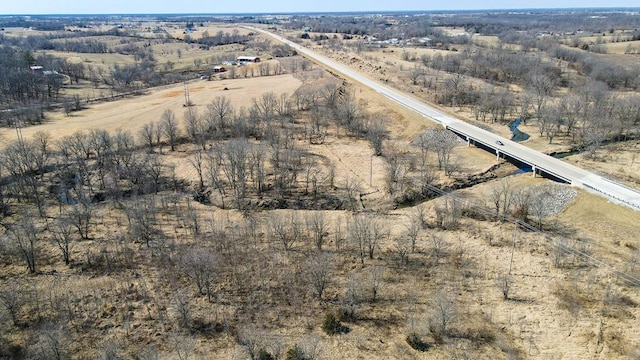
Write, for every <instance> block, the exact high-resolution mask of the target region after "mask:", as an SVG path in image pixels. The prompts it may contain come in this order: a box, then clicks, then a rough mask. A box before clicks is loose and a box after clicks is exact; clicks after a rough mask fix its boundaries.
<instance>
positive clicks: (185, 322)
mask: <svg viewBox="0 0 640 360" xmlns="http://www.w3.org/2000/svg"><path fill="white" fill-rule="evenodd" d="M173 300H174V308H175V312H176V318H177V320H178V324H180V326H182V327H184V328H189V327H190V326H191V319H192V316H193V304H191V297H190V296H189V290H188V289H180V290H177V291H176V292H175V293H174V294H173Z"/></svg>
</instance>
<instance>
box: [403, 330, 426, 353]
mask: <svg viewBox="0 0 640 360" xmlns="http://www.w3.org/2000/svg"><path fill="white" fill-rule="evenodd" d="M407 344H409V346H411V347H412V348H413V349H415V350H418V351H422V352H424V351H427V350H429V344H427V343H426V342H424V341H422V339H421V338H420V336H418V334H416V333H414V332H413V333H411V334H409V335H408V336H407Z"/></svg>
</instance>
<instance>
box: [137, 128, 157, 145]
mask: <svg viewBox="0 0 640 360" xmlns="http://www.w3.org/2000/svg"><path fill="white" fill-rule="evenodd" d="M155 127H156V123H155V122H153V121H150V122H148V123H145V124H144V125H142V128H140V131H139V133H138V137H139V138H140V142H141V143H143V144H146V145H147V146H148V147H149V152H153V145H154V141H155V139H156V129H155Z"/></svg>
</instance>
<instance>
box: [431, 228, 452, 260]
mask: <svg viewBox="0 0 640 360" xmlns="http://www.w3.org/2000/svg"><path fill="white" fill-rule="evenodd" d="M430 249H431V254H432V255H433V258H434V263H435V264H438V263H439V262H440V259H441V258H442V257H443V256H445V255H446V253H447V250H448V249H449V243H447V241H446V240H445V238H444V237H442V236H441V235H439V234H435V233H434V234H431V246H430Z"/></svg>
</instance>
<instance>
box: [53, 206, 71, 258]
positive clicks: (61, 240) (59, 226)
mask: <svg viewBox="0 0 640 360" xmlns="http://www.w3.org/2000/svg"><path fill="white" fill-rule="evenodd" d="M72 233H73V224H72V222H71V221H70V219H69V218H68V217H60V218H58V219H56V220H55V221H54V222H53V224H52V228H51V235H53V239H54V240H55V242H56V244H57V245H58V248H59V249H60V251H62V259H63V260H64V263H65V265H69V263H70V262H71V250H72V249H73V235H72Z"/></svg>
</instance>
